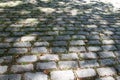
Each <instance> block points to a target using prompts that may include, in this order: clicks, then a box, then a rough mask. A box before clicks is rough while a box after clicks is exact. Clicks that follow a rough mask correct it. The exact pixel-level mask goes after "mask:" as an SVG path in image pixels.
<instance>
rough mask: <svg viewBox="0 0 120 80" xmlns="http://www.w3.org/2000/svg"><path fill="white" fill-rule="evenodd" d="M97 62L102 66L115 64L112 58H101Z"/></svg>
mask: <svg viewBox="0 0 120 80" xmlns="http://www.w3.org/2000/svg"><path fill="white" fill-rule="evenodd" d="M99 62H100V65H102V66H106V65H113V64H116V61H115V60H114V59H102V60H99Z"/></svg>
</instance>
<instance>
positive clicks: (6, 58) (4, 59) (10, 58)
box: [0, 56, 13, 63]
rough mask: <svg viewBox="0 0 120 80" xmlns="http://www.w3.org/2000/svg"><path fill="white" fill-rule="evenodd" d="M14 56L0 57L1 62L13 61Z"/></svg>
mask: <svg viewBox="0 0 120 80" xmlns="http://www.w3.org/2000/svg"><path fill="white" fill-rule="evenodd" d="M12 58H13V57H12V56H4V57H0V59H1V63H9V62H11V61H12Z"/></svg>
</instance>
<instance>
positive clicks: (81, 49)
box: [69, 47, 86, 52]
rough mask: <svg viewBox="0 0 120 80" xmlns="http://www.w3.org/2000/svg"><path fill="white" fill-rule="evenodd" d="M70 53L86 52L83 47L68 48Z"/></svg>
mask: <svg viewBox="0 0 120 80" xmlns="http://www.w3.org/2000/svg"><path fill="white" fill-rule="evenodd" d="M69 51H70V52H81V51H86V50H85V47H70V48H69Z"/></svg>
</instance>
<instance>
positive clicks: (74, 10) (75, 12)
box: [70, 9, 78, 16]
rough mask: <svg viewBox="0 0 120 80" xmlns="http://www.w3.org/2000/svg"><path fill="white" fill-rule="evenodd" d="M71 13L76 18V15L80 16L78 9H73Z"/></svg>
mask: <svg viewBox="0 0 120 80" xmlns="http://www.w3.org/2000/svg"><path fill="white" fill-rule="evenodd" d="M70 13H71V15H72V16H75V15H77V14H78V10H77V9H73V10H71V11H70Z"/></svg>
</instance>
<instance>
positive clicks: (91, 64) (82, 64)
mask: <svg viewBox="0 0 120 80" xmlns="http://www.w3.org/2000/svg"><path fill="white" fill-rule="evenodd" d="M79 64H80V67H81V68H86V67H89V68H90V67H99V64H98V62H97V61H96V60H84V61H79Z"/></svg>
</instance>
